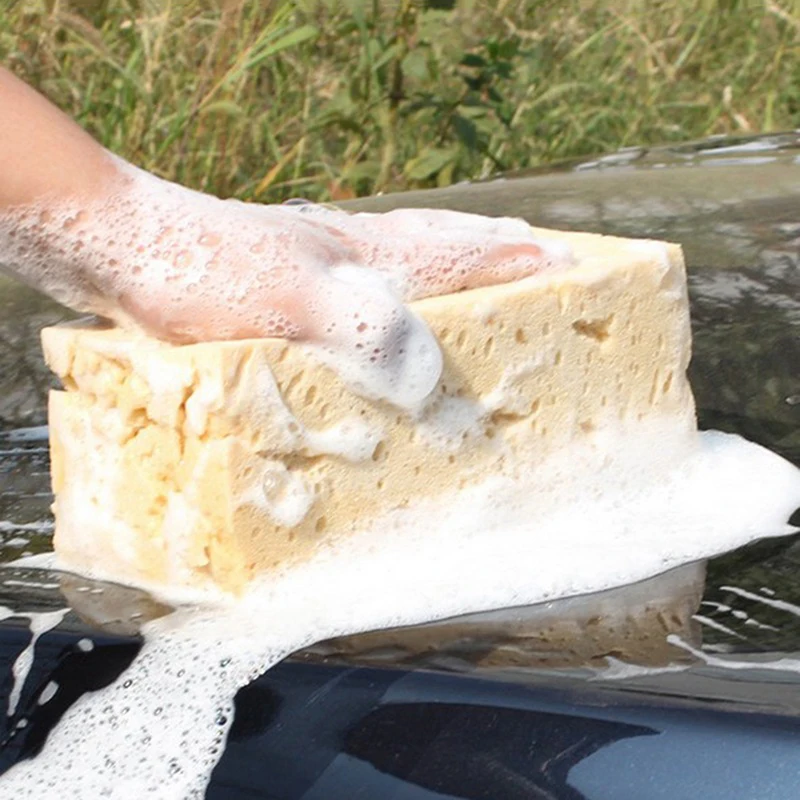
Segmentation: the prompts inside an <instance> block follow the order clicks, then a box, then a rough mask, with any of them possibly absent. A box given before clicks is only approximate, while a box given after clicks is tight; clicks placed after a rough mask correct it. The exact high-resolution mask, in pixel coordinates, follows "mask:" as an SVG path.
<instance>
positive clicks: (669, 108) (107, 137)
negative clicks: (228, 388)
mask: <svg viewBox="0 0 800 800" xmlns="http://www.w3.org/2000/svg"><path fill="white" fill-rule="evenodd" d="M798 48H800V2H799V0H527V2H526V1H525V0H455V1H454V2H453V0H450V2H448V0H439V1H438V2H433V1H432V0H429V2H422V1H421V0H418V1H417V2H414V0H296V1H295V2H286V0H272V1H271V2H270V1H269V0H0V61H2V62H3V63H5V64H6V65H9V66H10V67H11V69H13V70H14V71H15V72H16V73H17V74H18V75H20V76H21V77H23V78H24V79H26V80H27V81H29V82H30V83H32V84H33V85H35V86H37V87H38V88H39V89H41V90H42V91H43V92H45V93H46V94H47V95H48V96H49V97H51V98H52V99H53V100H54V101H55V102H56V103H57V104H58V105H59V106H61V107H62V108H63V109H65V110H66V111H67V112H68V113H70V114H71V115H73V116H74V117H75V118H76V119H77V120H78V121H79V122H80V123H81V124H82V125H84V126H85V127H86V128H87V129H88V130H90V131H91V132H92V133H93V134H94V135H95V136H96V137H97V138H98V139H100V141H102V142H103V143H104V144H105V145H106V146H108V147H109V148H111V149H112V150H114V151H116V152H117V153H119V154H121V155H122V156H124V157H125V158H128V159H130V160H131V161H133V162H134V163H136V164H138V165H140V166H143V167H145V168H147V169H150V170H153V171H155V172H157V173H158V174H161V175H162V176H164V177H167V178H170V179H174V180H178V181H181V182H183V183H185V184H187V185H190V186H194V187H196V188H199V189H204V190H208V191H213V192H215V193H217V194H221V195H226V196H227V195H236V196H239V197H242V198H252V199H258V200H261V201H279V200H282V199H285V198H286V197H291V196H305V197H310V198H313V199H321V200H328V199H342V198H345V197H351V196H353V195H361V194H369V193H374V192H381V191H393V190H398V189H404V188H412V187H420V186H430V185H437V184H439V185H442V184H446V183H450V182H453V181H459V180H464V179H467V178H480V177H486V176H488V175H490V174H492V173H496V172H499V171H504V170H513V169H520V168H525V167H530V166H535V165H539V164H543V163H547V162H551V161H554V160H557V159H563V158H568V157H573V156H581V155H586V154H593V153H598V152H603V151H609V150H613V149H616V148H619V147H623V146H627V145H634V144H645V145H646V144H655V143H663V142H674V141H685V140H687V139H691V138H697V137H702V136H707V135H710V134H723V133H737V132H739V133H747V132H754V131H773V130H785V129H788V128H792V127H797V126H800V54H799V52H798Z"/></svg>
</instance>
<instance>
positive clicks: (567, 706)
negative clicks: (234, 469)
mask: <svg viewBox="0 0 800 800" xmlns="http://www.w3.org/2000/svg"><path fill="white" fill-rule="evenodd" d="M349 205H350V206H351V207H358V208H363V209H367V208H369V209H370V210H388V209H389V208H392V207H397V206H400V205H406V206H413V205H417V206H420V205H425V206H433V207H436V206H440V207H448V208H455V209H459V210H465V211H473V212H480V213H493V214H511V215H522V216H524V217H525V218H527V219H528V220H529V221H530V222H532V223H534V224H536V225H541V226H547V227H556V228H568V229H574V230H591V231H597V232H602V233H612V234H618V235H626V236H646V237H651V238H665V239H670V240H673V241H678V242H680V243H681V244H683V246H684V250H685V253H686V260H687V265H688V268H689V288H690V297H691V307H692V320H693V335H694V357H693V360H692V364H691V367H690V380H691V383H692V387H693V389H694V392H695V396H696V399H697V405H698V416H699V422H700V427H701V428H718V429H722V430H726V431H732V432H737V433H741V434H742V435H744V436H745V437H746V438H748V439H751V440H753V441H756V442H759V443H760V444H763V445H765V446H767V447H769V448H770V449H772V450H775V451H776V452H778V453H780V454H781V455H783V456H784V457H786V458H788V459H790V460H792V461H793V462H794V463H795V464H798V465H800V135H799V134H796V133H789V134H784V135H776V136H764V137H753V138H749V139H742V140H727V139H720V140H711V141H707V142H704V143H698V144H694V145H684V146H681V147H671V148H654V149H651V150H641V149H635V150H628V151H624V152H621V153H617V154H613V155H610V156H606V157H604V158H600V159H595V160H592V161H584V162H577V163H573V164H568V165H563V166H562V167H559V168H557V169H553V170H549V171H542V170H539V171H533V172H531V173H525V174H519V175H513V176H506V177H504V178H503V179H499V180H494V181H488V182H485V183H480V184H468V185H459V186H454V187H450V188H447V189H441V190H433V191H429V192H424V193H421V192H414V193H406V194H403V195H396V196H392V195H390V196H385V197H379V198H370V199H368V200H363V201H357V202H354V203H351V204H349ZM70 316H71V315H70V313H69V312H67V311H65V310H64V309H62V308H60V307H58V306H56V305H55V304H53V303H50V302H49V301H47V300H45V299H43V298H40V297H38V296H37V295H35V294H34V293H33V292H31V291H29V290H28V289H26V288H24V287H21V286H19V285H17V284H12V283H11V282H10V281H6V280H5V279H3V278H0V561H3V562H9V561H12V560H13V559H16V558H18V557H20V556H22V555H25V554H30V553H37V552H43V551H47V550H49V549H50V537H51V534H52V520H51V517H50V515H49V509H48V507H49V502H50V493H49V471H48V470H49V463H48V452H47V440H46V430H45V429H44V428H43V427H42V426H44V425H45V424H46V414H45V402H46V399H45V398H46V391H47V388H48V387H49V386H50V385H52V381H51V378H50V376H49V374H48V372H47V370H46V368H45V367H44V365H43V363H42V361H41V356H40V351H39V344H38V331H39V329H40V328H41V327H43V326H45V325H48V324H52V323H54V322H57V321H59V320H61V319H67V318H69V317H70ZM754 480H757V476H754ZM795 522H800V519H798V518H797V517H796V518H795ZM652 524H653V525H657V524H658V520H653V521H652ZM770 533H772V531H765V534H770ZM798 562H800V540H798V539H797V537H793V536H786V537H782V538H775V539H766V540H764V541H762V542H758V543H756V544H754V545H751V546H749V547H747V548H743V549H742V550H739V551H737V552H735V553H731V554H728V555H725V556H722V557H720V558H717V559H715V560H713V561H712V562H711V563H710V564H709V565H708V567H707V571H706V570H705V569H704V567H703V565H696V566H692V567H687V568H684V569H682V570H679V571H677V572H676V573H675V574H673V575H668V576H664V577H662V578H659V579H656V580H655V581H653V582H650V583H648V584H646V585H644V586H640V587H629V588H627V589H624V590H618V591H615V592H612V593H610V594H606V595H605V596H603V597H598V596H594V597H586V598H576V599H572V600H567V601H561V602H559V603H555V604H548V606H547V607H546V608H534V609H511V610H507V611H505V612H497V613H495V614H493V615H476V617H475V618H474V619H467V620H461V621H458V622H457V623H456V624H455V625H453V624H442V623H439V624H437V625H431V626H422V627H420V628H416V629H413V630H409V631H400V632H393V633H391V634H389V635H387V634H383V635H381V634H366V635H362V636H357V637H347V638H346V639H342V640H337V641H334V642H328V643H322V644H321V645H319V646H317V647H315V648H312V649H311V650H310V651H306V652H304V653H300V654H297V655H296V656H294V657H293V658H291V659H289V660H287V661H286V662H284V663H283V664H282V665H280V666H279V667H276V668H275V669H273V670H271V671H270V672H269V673H267V674H266V675H264V676H262V677H261V678H260V679H258V680H257V681H255V682H254V683H253V684H251V685H250V686H249V687H247V688H246V689H244V690H242V691H241V692H240V693H239V696H238V697H237V713H236V719H235V722H234V726H233V728H232V730H231V734H230V737H229V741H228V745H227V747H226V750H225V753H224V754H223V756H222V759H221V760H220V762H219V764H218V766H217V768H216V770H215V772H214V776H213V780H212V783H211V785H210V787H209V789H208V793H207V797H209V798H226V799H227V798H231V799H233V798H236V800H238V798H256V797H259V798H261V797H263V798H267V797H269V798H285V799H286V800H289V799H290V798H305V799H306V800H310V799H311V798H320V800H321V799H322V798H338V797H342V798H350V797H352V798H357V797H364V798H373V797H374V798H434V797H436V798H452V797H458V798H517V797H520V798H523V797H524V798H529V797H530V798H539V797H542V798H549V797H553V798H583V797H585V798H605V797H608V798H628V797H629V798H649V797H654V798H656V797H665V798H666V797H670V798H681V797H707V798H716V797H720V798H722V797H725V798H730V797H753V798H771V797H776V798H777V797H791V796H794V795H795V794H796V793H797V792H798V787H800V748H798V745H799V744H800V738H799V735H800V699H798V698H800V692H799V691H798V689H799V688H800V687H798V683H800V581H799V580H798V578H797V575H798ZM704 575H705V579H704ZM0 605H2V606H4V607H5V608H7V609H8V612H7V614H6V619H5V620H3V621H2V622H1V623H0V628H1V630H0V693H2V694H3V695H4V696H5V697H6V698H10V697H11V693H12V691H14V687H15V685H16V684H15V673H14V670H15V668H16V670H17V672H18V671H19V667H18V666H16V665H18V664H19V663H20V654H21V653H23V652H25V651H26V648H29V646H30V643H31V632H30V630H29V627H30V626H29V621H30V620H29V618H27V617H25V616H24V614H26V613H32V612H33V613H37V612H51V613H53V612H59V613H61V610H65V609H70V610H69V611H64V616H63V620H61V621H60V624H59V625H57V626H56V627H55V628H54V629H53V630H50V631H48V632H45V633H43V634H42V636H41V637H40V638H39V640H38V642H37V643H36V647H35V650H34V651H32V652H33V653H34V658H33V662H32V665H31V669H30V673H29V674H28V676H27V679H26V680H25V681H24V683H23V684H22V685H21V692H20V694H19V697H18V698H15V702H14V704H13V706H14V707H13V709H12V708H11V704H9V711H11V712H12V713H8V714H5V715H2V716H0V741H2V743H3V744H2V748H1V749H0V769H4V768H7V767H8V766H10V765H11V764H13V763H14V762H15V761H16V760H17V759H18V758H20V757H25V756H27V755H30V754H32V753H35V752H36V751H37V750H38V748H39V747H40V746H41V744H42V743H43V741H44V738H45V736H46V733H47V730H49V728H50V727H51V726H52V725H53V724H54V722H55V721H56V720H57V719H58V717H59V716H60V714H61V713H63V711H64V710H65V709H66V708H67V707H68V706H69V705H70V703H72V702H74V700H75V698H77V697H78V696H80V694H81V693H82V692H84V691H87V690H91V689H93V688H98V687H99V686H101V685H104V684H105V683H108V682H110V681H111V680H113V679H114V678H115V677H116V676H117V675H118V674H119V673H120V671H121V670H122V669H124V667H125V665H126V664H127V663H128V662H129V661H130V659H132V658H133V656H134V655H135V653H136V651H137V648H138V646H139V645H138V642H139V639H138V630H139V627H140V625H141V623H142V621H144V620H147V619H152V618H153V617H155V616H160V615H163V614H165V613H168V612H169V609H168V608H167V607H165V606H164V605H163V604H160V603H158V602H157V601H155V600H153V599H152V598H150V597H148V596H147V595H145V594H143V593H141V592H138V591H135V590H132V589H126V588H122V587H115V586H111V585H104V584H98V583H89V582H86V581H83V580H81V579H79V578H76V577H74V576H65V575H60V574H57V573H52V572H48V571H46V570H35V569H21V568H16V567H4V568H3V569H2V570H0ZM598 609H600V611H598ZM87 642H89V643H90V645H91V647H90V648H89V645H87V644H86V643H87ZM28 652H31V651H30V650H28ZM16 683H17V684H18V683H20V682H19V681H17V682H16ZM52 684H55V685H56V686H57V691H55V693H54V694H52V696H51V693H52V692H53V691H54V690H53V689H52Z"/></svg>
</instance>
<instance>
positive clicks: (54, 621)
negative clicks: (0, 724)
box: [3, 608, 69, 717]
mask: <svg viewBox="0 0 800 800" xmlns="http://www.w3.org/2000/svg"><path fill="white" fill-rule="evenodd" d="M3 610H4V611H7V609H3ZM68 612H69V609H68V608H61V609H59V610H58V611H42V612H34V611H31V612H24V613H23V612H12V613H11V614H5V615H4V616H6V617H7V616H12V617H26V618H27V619H28V620H29V625H30V631H31V640H30V642H28V644H27V645H26V646H25V648H24V649H23V650H22V652H21V653H20V654H19V655H18V656H17V658H16V660H15V661H14V665H13V666H12V668H11V673H12V675H13V677H14V682H13V684H12V686H11V691H10V692H9V694H8V709H7V711H6V713H7V714H8V716H9V717H11V716H13V715H14V713H15V712H16V710H17V704H18V703H19V699H20V697H21V695H22V690H23V688H24V687H25V681H26V679H27V677H28V673H29V672H30V669H31V665H32V664H33V654H34V650H35V648H36V642H38V641H39V637H40V636H41V635H42V634H43V633H47V631H49V630H52V629H53V628H55V627H56V625H58V624H59V623H60V622H61V620H62V619H64V617H65V616H66V615H67V613H68Z"/></svg>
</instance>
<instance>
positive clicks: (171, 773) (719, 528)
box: [0, 425, 800, 800]
mask: <svg viewBox="0 0 800 800" xmlns="http://www.w3.org/2000/svg"><path fill="white" fill-rule="evenodd" d="M617 433H618V435H619V436H620V438H619V439H618V441H624V442H625V448H624V449H623V450H620V451H618V452H615V453H611V454H609V453H608V452H607V451H606V450H605V449H603V450H602V451H601V450H600V449H595V448H593V447H592V445H591V444H590V443H587V444H586V445H585V446H584V447H583V449H582V450H580V451H578V450H576V449H575V448H573V449H571V450H570V451H569V452H566V453H560V454H558V455H556V456H554V457H553V458H552V459H550V461H549V462H546V463H545V464H543V465H540V466H539V467H537V470H536V473H535V474H532V475H527V476H524V477H523V479H522V480H521V481H518V482H514V481H512V480H510V479H501V478H496V477H495V478H490V479H487V480H485V481H484V482H483V484H481V485H479V486H477V487H471V488H470V489H469V490H468V491H465V492H454V493H453V494H452V495H451V496H450V497H449V498H445V500H444V501H442V502H440V503H438V504H433V503H422V504H420V505H419V506H418V507H415V508H413V509H411V508H409V509H396V510H395V511H393V512H392V513H390V514H389V515H387V516H386V517H384V518H383V519H381V520H380V521H379V522H377V523H375V525H374V528H373V529H372V530H369V531H365V532H364V535H363V536H361V537H356V538H354V539H352V540H350V541H347V542H344V543H339V544H338V545H332V546H330V547H329V548H328V549H327V550H325V551H323V552H320V553H318V555H317V556H316V557H315V558H314V559H313V560H311V561H309V562H307V563H306V564H304V565H302V566H299V567H295V568H293V569H291V570H287V571H286V572H284V573H282V574H280V575H278V576H277V577H274V578H272V579H270V580H269V581H268V582H267V581H264V582H261V583H257V584H255V585H254V586H253V587H252V589H251V590H250V591H249V592H248V593H247V594H246V595H245V596H244V597H242V598H241V599H240V600H238V601H236V602H233V601H229V602H222V601H219V600H218V601H217V603H216V605H214V606H213V607H211V606H206V607H201V608H195V609H181V610H179V611H178V612H176V613H175V614H173V615H171V616H170V617H166V618H163V619H161V620H158V621H156V622H154V623H151V624H150V625H149V626H148V627H147V629H146V638H145V644H144V647H143V649H142V651H141V653H140V654H139V656H138V657H137V658H136V660H135V661H134V663H133V664H132V666H131V667H130V668H129V669H128V671H127V672H126V673H124V674H123V675H122V676H121V677H120V678H119V679H118V680H117V681H116V682H115V683H114V684H112V685H111V686H109V687H108V688H106V689H103V690H101V691H99V692H95V693H92V694H87V695H85V696H84V697H82V698H81V699H80V700H79V701H78V702H77V703H76V704H75V705H74V706H73V707H72V708H71V709H70V710H69V711H68V712H67V714H66V715H65V716H64V718H63V720H62V722H61V723H60V724H59V726H58V727H57V728H56V730H55V731H54V732H53V733H52V734H51V736H50V738H49V739H48V741H47V744H46V745H45V748H44V750H43V752H42V754H41V755H40V756H39V757H37V758H36V759H35V760H33V761H30V762H24V763H22V764H19V765H17V766H16V767H14V768H12V770H10V771H9V772H8V773H6V775H4V776H3V777H2V778H0V791H2V792H3V793H4V794H5V795H9V796H14V797H16V798H34V797H35V798H40V797H43V796H49V795H48V792H49V793H52V792H55V791H58V792H59V794H64V795H65V796H70V797H74V798H77V800H81V799H82V798H84V799H85V800H94V799H95V798H97V797H100V796H107V797H113V798H122V800H128V798H130V799H131V800H133V799H134V798H140V797H148V798H155V800H161V799H162V798H163V800H184V799H185V798H200V797H202V795H203V790H204V787H205V785H206V783H207V781H208V777H209V775H210V772H211V770H212V768H213V766H214V764H215V763H216V761H217V759H218V757H219V754H220V751H221V749H222V747H223V744H224V740H225V736H226V733H227V731H228V729H229V726H230V723H231V718H232V713H233V697H234V695H235V693H236V691H237V689H238V688H240V687H241V686H243V685H244V684H246V683H247V682H249V681H250V680H252V679H253V678H254V677H255V676H256V675H258V674H259V673H261V672H263V671H264V670H265V669H268V668H269V667H270V666H271V665H272V664H274V663H276V662H277V661H279V660H281V659H282V658H284V657H285V656H286V655H287V654H288V653H290V652H292V651H294V650H297V649H298V648H301V647H304V646H307V645H309V644H311V643H313V642H316V641H320V640H322V639H326V638H329V637H332V636H339V635H345V634H351V633H354V632H358V631H363V630H368V629H375V628H380V627H390V626H395V625H408V624H414V623H418V622H421V621H426V620H433V619H441V618H445V617H449V616H454V615H457V614H462V613H465V612H474V611H478V610H482V609H492V608H500V607H504V606H511V605H520V604H532V603H536V602H541V601H545V600H548V599H554V598H556V597H563V596H569V595H574V594H580V593H586V592H593V591H600V590H603V589H608V588H611V587H613V586H618V585H621V584H625V583H629V582H633V581H637V580H640V579H642V578H645V577H647V576H650V575H653V574H656V573H660V572H663V571H665V570H668V569H670V568H672V567H674V566H677V565H679V564H683V563H686V562H690V561H694V560H697V559H702V558H705V557H708V556H710V555H712V554H714V553H718V552H721V551H724V550H728V549H730V548H733V547H736V546H738V545H741V544H743V543H745V542H747V541H750V540H751V539H753V538H755V537H758V536H766V535H780V534H784V533H787V532H789V528H788V526H787V525H786V523H785V520H786V519H787V517H788V515H789V514H790V513H791V512H792V511H794V509H795V508H796V507H797V506H798V505H799V504H800V471H798V470H797V469H796V468H795V467H793V466H792V465H790V464H788V463H787V462H785V461H783V460H781V459H780V458H778V457H777V456H775V455H773V454H772V453H769V452H768V451H766V450H765V449H763V448H761V447H759V446H757V445H753V444H749V443H747V442H744V441H743V440H741V439H739V438H738V437H735V436H730V435H727V434H719V433H704V434H702V435H700V436H699V438H698V439H697V440H694V439H693V440H692V441H691V442H688V443H686V442H683V443H681V444H678V445H674V442H675V437H674V436H671V435H670V426H669V425H665V426H664V427H663V429H662V430H661V431H660V432H659V430H657V429H654V428H653V427H652V426H648V425H642V426H635V427H632V428H631V429H628V430H626V431H619V432H617ZM673 445H674V446H673ZM653 452H658V453H659V455H660V456H661V458H660V459H659V461H658V463H656V462H655V461H654V460H652V459H648V458H647V456H648V454H650V453H653ZM577 463H580V464H583V465H584V467H585V469H583V470H582V471H581V472H580V473H577V472H576V469H575V465H576V464H577ZM648 465H649V466H648ZM754 475H755V476H758V477H757V479H754V478H753V476H754ZM568 500H570V501H569V502H568ZM762 600H763V598H762ZM788 610H791V609H788Z"/></svg>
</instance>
